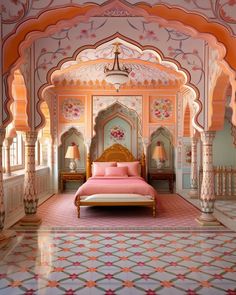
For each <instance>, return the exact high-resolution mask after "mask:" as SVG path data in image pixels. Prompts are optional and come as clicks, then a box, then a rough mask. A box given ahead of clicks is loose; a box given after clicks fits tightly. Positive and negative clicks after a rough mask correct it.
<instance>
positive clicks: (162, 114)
mask: <svg viewBox="0 0 236 295" xmlns="http://www.w3.org/2000/svg"><path fill="white" fill-rule="evenodd" d="M172 109H173V105H172V101H170V100H169V99H167V98H165V99H162V98H161V99H155V100H154V101H153V105H152V114H153V116H154V117H156V118H157V119H161V120H164V119H166V118H169V117H171V116H172V112H173V111H172Z"/></svg>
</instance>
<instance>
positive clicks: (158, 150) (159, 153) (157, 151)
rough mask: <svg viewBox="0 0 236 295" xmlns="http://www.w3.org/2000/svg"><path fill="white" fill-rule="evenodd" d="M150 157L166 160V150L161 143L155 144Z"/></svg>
mask: <svg viewBox="0 0 236 295" xmlns="http://www.w3.org/2000/svg"><path fill="white" fill-rule="evenodd" d="M152 158H153V159H154V160H159V161H165V160H166V152H165V149H164V147H163V145H162V144H160V143H159V144H157V145H156V146H155V148H154V151H153V154H152Z"/></svg>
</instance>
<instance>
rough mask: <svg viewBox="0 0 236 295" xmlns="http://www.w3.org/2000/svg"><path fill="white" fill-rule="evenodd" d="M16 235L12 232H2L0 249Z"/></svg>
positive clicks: (0, 234) (0, 233)
mask: <svg viewBox="0 0 236 295" xmlns="http://www.w3.org/2000/svg"><path fill="white" fill-rule="evenodd" d="M15 236H16V233H15V232H14V231H13V230H3V231H1V232H0V248H3V247H4V246H6V245H7V244H8V243H9V242H10V239H11V238H13V237H15Z"/></svg>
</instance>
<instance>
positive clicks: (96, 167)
mask: <svg viewBox="0 0 236 295" xmlns="http://www.w3.org/2000/svg"><path fill="white" fill-rule="evenodd" d="M106 167H116V162H93V165H92V176H93V177H95V176H104V175H105V168H106Z"/></svg>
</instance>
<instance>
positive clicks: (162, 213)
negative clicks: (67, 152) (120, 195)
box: [38, 194, 200, 228]
mask: <svg viewBox="0 0 236 295" xmlns="http://www.w3.org/2000/svg"><path fill="white" fill-rule="evenodd" d="M157 208H158V209H157V218H153V217H152V209H150V208H147V207H103V208H102V207H82V208H81V217H80V219H78V218H77V210H76V207H75V205H74V195H73V194H59V195H54V196H53V197H51V198H50V199H49V200H47V201H46V202H45V203H44V204H42V205H41V206H40V207H39V208H38V215H39V216H40V217H41V218H42V220H43V223H42V226H63V227H65V226H68V227H70V226H72V227H73V226H76V227H86V228H88V227H96V228H100V227H110V228H114V227H120V228H124V227H127V226H129V228H131V227H133V228H136V227H139V228H140V227H145V228H146V227H150V228H156V227H162V228H163V227H169V226H174V227H186V226H187V227H197V226H199V224H198V223H197V222H196V221H195V218H196V217H198V216H199V215H200V211H199V210H198V209H197V208H196V207H194V206H193V205H191V204H190V203H189V202H187V201H185V200H184V199H183V198H181V197H180V196H178V195H176V194H163V195H159V196H158V205H157Z"/></svg>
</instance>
